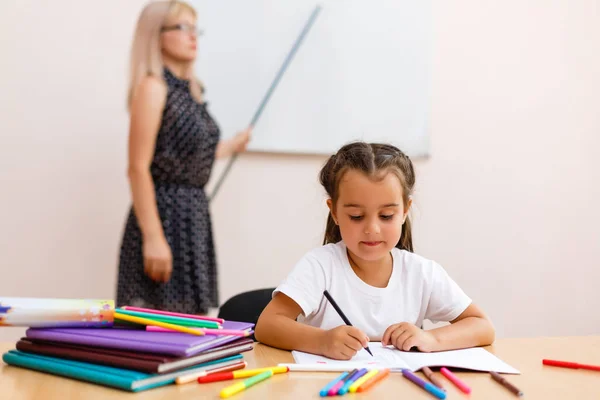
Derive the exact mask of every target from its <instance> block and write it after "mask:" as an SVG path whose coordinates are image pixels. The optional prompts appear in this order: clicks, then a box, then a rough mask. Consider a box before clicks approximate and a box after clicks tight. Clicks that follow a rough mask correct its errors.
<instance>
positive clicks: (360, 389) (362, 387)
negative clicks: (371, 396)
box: [356, 369, 390, 392]
mask: <svg viewBox="0 0 600 400" xmlns="http://www.w3.org/2000/svg"><path fill="white" fill-rule="evenodd" d="M389 374H390V370H389V369H382V370H381V371H379V373H378V374H377V375H375V376H374V377H372V378H371V379H369V380H368V381H366V382H365V383H363V384H362V385H360V386H359V387H358V389H356V391H357V392H364V391H365V390H368V389H369V388H370V387H371V386H373V385H375V384H376V383H377V382H379V381H380V380H382V379H383V378H385V377H386V376H388V375H389Z"/></svg>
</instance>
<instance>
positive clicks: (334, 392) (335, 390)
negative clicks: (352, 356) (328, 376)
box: [327, 369, 358, 396]
mask: <svg viewBox="0 0 600 400" xmlns="http://www.w3.org/2000/svg"><path fill="white" fill-rule="evenodd" d="M357 373H358V369H353V370H352V371H351V372H350V373H348V375H346V376H345V377H344V379H342V380H340V381H339V382H338V383H336V384H335V385H333V387H332V388H331V389H329V392H327V396H336V395H337V394H338V392H339V391H340V389H341V388H342V387H343V386H344V385H345V384H346V382H348V381H349V380H350V379H351V378H352V377H353V376H354V375H356V374H357Z"/></svg>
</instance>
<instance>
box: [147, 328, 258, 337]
mask: <svg viewBox="0 0 600 400" xmlns="http://www.w3.org/2000/svg"><path fill="white" fill-rule="evenodd" d="M190 329H194V330H197V331H202V332H204V334H206V335H218V336H241V337H247V336H250V335H251V334H252V332H250V331H240V330H235V329H209V328H190ZM146 330H147V331H150V332H176V331H174V330H172V329H166V328H161V327H160V326H147V327H146Z"/></svg>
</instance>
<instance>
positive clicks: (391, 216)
mask: <svg viewBox="0 0 600 400" xmlns="http://www.w3.org/2000/svg"><path fill="white" fill-rule="evenodd" d="M379 217H380V218H381V219H382V220H384V221H389V220H390V219H392V218H394V214H389V215H380V216H379Z"/></svg>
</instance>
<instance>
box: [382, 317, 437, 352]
mask: <svg viewBox="0 0 600 400" xmlns="http://www.w3.org/2000/svg"><path fill="white" fill-rule="evenodd" d="M381 344H382V345H383V346H387V345H390V344H391V345H393V346H394V347H395V348H397V349H398V350H404V351H409V350H410V349H411V348H413V347H417V348H418V349H419V350H420V351H423V352H426V353H429V352H431V351H435V350H436V347H437V344H438V343H437V339H436V338H435V336H434V335H433V334H432V333H431V332H428V331H424V330H423V329H420V328H417V327H416V326H415V325H413V324H411V323H408V322H401V323H399V324H394V325H390V326H389V327H388V328H387V329H386V330H385V333H384V334H383V337H382V338H381Z"/></svg>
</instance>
